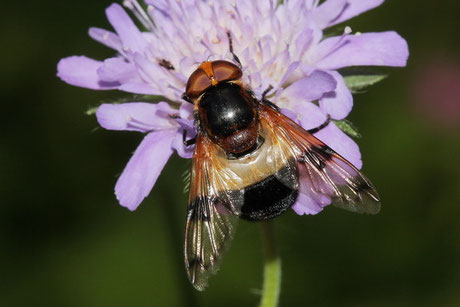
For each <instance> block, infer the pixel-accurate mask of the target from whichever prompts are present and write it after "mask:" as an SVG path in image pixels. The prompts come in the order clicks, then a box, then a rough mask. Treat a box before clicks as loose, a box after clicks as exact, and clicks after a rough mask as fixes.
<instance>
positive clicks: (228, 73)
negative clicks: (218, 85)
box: [212, 61, 243, 82]
mask: <svg viewBox="0 0 460 307" xmlns="http://www.w3.org/2000/svg"><path fill="white" fill-rule="evenodd" d="M212 70H213V71H214V78H216V80H217V81H219V82H221V81H229V80H236V79H240V78H241V76H242V75H243V72H242V71H241V69H240V68H239V67H238V66H236V65H235V64H233V63H230V62H227V61H214V62H212Z"/></svg>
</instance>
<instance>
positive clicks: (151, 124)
mask: <svg viewBox="0 0 460 307" xmlns="http://www.w3.org/2000/svg"><path fill="white" fill-rule="evenodd" d="M172 113H177V111H176V110H173V109H172V108H171V107H170V106H169V105H168V104H167V103H166V102H159V103H157V104H152V103H142V102H131V103H122V104H103V105H101V106H100V107H99V108H98V109H97V112H96V117H97V120H98V122H99V124H100V125H101V126H102V127H104V128H105V129H108V130H128V131H140V132H149V131H152V130H165V129H173V128H178V125H177V123H175V121H174V120H173V119H171V118H170V117H169V114H172Z"/></svg>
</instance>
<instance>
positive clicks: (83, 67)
mask: <svg viewBox="0 0 460 307" xmlns="http://www.w3.org/2000/svg"><path fill="white" fill-rule="evenodd" d="M102 64H103V63H102V62H100V61H96V60H93V59H90V58H88V57H85V56H71V57H68V58H64V59H62V60H60V61H59V63H58V66H57V70H58V72H57V76H58V77H59V78H61V80H62V81H64V82H67V83H69V84H72V85H75V86H81V87H86V88H90V89H93V90H111V89H115V88H118V86H119V85H120V84H119V83H117V82H103V81H101V80H100V78H99V76H98V74H97V70H98V69H99V68H100V67H101V66H102Z"/></svg>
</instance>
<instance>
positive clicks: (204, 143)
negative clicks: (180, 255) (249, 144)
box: [184, 135, 243, 290]
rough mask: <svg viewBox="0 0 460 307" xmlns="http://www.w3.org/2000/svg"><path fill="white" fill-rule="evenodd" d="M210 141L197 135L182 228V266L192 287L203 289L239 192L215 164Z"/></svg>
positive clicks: (227, 236) (227, 234) (226, 239)
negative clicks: (183, 240) (183, 260)
mask: <svg viewBox="0 0 460 307" xmlns="http://www.w3.org/2000/svg"><path fill="white" fill-rule="evenodd" d="M214 146H215V145H214V144H213V143H211V142H210V141H209V140H208V139H207V138H206V137H204V136H201V135H199V136H198V138H197V144H196V148H195V155H194V159H193V164H192V175H191V187H190V196H189V203H188V208H187V221H186V229H185V246H184V249H185V266H186V270H187V274H188V277H189V279H190V281H191V283H192V284H193V286H194V287H195V288H196V289H198V290H204V288H205V287H206V286H207V283H208V278H209V276H210V275H211V274H213V273H215V272H216V271H217V269H218V268H219V265H220V261H221V259H222V255H223V253H224V252H225V251H226V250H227V248H228V246H229V243H230V241H231V239H232V238H233V235H234V232H235V228H236V224H237V221H238V217H237V214H238V209H237V208H238V207H241V203H242V201H243V200H242V199H243V194H242V192H241V191H239V190H233V189H232V188H231V187H230V186H229V184H230V183H231V182H232V180H234V179H232V178H231V176H232V174H231V170H225V169H222V168H220V167H219V161H218V160H217V159H216V157H215V153H214V150H215V148H214Z"/></svg>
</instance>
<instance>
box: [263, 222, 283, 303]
mask: <svg viewBox="0 0 460 307" xmlns="http://www.w3.org/2000/svg"><path fill="white" fill-rule="evenodd" d="M261 230H262V243H263V245H264V254H265V267H264V286H263V290H262V299H261V302H260V307H276V306H278V299H279V295H280V288H281V258H280V256H279V254H278V249H277V248H276V242H275V234H274V230H273V222H272V221H264V222H262V223H261Z"/></svg>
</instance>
